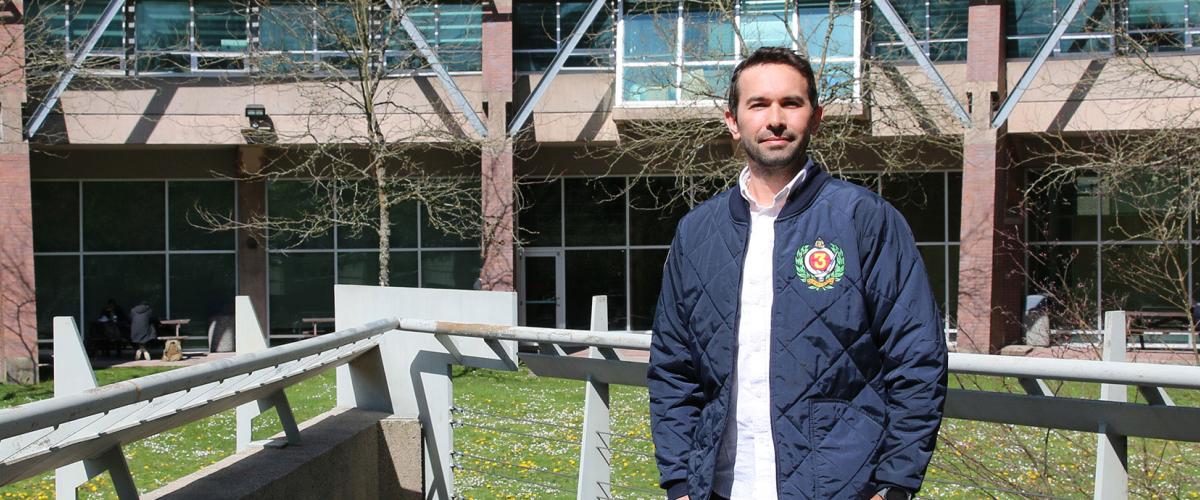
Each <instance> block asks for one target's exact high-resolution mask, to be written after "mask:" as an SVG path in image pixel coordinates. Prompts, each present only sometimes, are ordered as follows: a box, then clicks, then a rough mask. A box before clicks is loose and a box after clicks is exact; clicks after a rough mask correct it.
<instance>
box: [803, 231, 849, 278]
mask: <svg viewBox="0 0 1200 500" xmlns="http://www.w3.org/2000/svg"><path fill="white" fill-rule="evenodd" d="M845 274H846V259H845V258H844V257H843V256H842V249H841V248H838V246H837V245H834V244H830V245H829V246H825V242H824V241H822V240H821V239H820V238H817V241H816V242H815V243H813V244H812V245H804V246H802V247H800V249H799V250H796V276H799V277H800V279H801V280H804V283H805V284H806V285H808V288H809V289H810V290H830V289H832V288H833V285H834V284H835V283H837V282H838V281H841V279H842V276H843V275H845Z"/></svg>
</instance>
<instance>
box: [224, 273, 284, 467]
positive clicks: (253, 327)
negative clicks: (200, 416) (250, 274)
mask: <svg viewBox="0 0 1200 500" xmlns="http://www.w3.org/2000/svg"><path fill="white" fill-rule="evenodd" d="M234 305H235V308H234V315H235V316H234V328H235V330H234V345H235V346H236V347H235V350H236V351H237V353H238V354H248V353H252V352H258V351H262V350H265V349H267V337H266V335H264V334H263V331H262V326H261V325H259V324H258V316H257V315H255V313H254V304H253V303H252V302H250V297H248V296H245V295H239V296H237V298H236V299H235V300H234ZM271 408H275V413H277V414H278V415H279V424H280V426H281V427H283V432H284V434H286V435H287V444H300V427H299V426H297V425H296V419H295V417H293V416H292V406H291V405H290V404H288V399H287V394H284V392H283V389H280V390H278V391H275V392H273V393H271V395H270V396H267V397H265V398H262V399H260V400H258V401H254V402H251V403H246V404H242V405H238V407H237V412H236V421H237V423H236V429H237V431H236V432H237V451H239V452H240V451H243V450H245V449H246V448H249V447H250V445H251V444H252V441H253V439H254V437H253V430H254V425H253V424H254V417H257V416H259V415H261V414H262V413H263V412H264V411H267V410H269V409H271Z"/></svg>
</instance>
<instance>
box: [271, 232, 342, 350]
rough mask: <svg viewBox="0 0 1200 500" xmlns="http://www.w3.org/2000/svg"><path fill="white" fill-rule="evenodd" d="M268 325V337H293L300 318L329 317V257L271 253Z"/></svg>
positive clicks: (298, 329) (298, 330)
mask: <svg viewBox="0 0 1200 500" xmlns="http://www.w3.org/2000/svg"><path fill="white" fill-rule="evenodd" d="M267 260H268V262H269V267H268V272H269V273H270V285H269V294H270V298H269V300H270V310H271V314H270V323H271V334H272V335H297V334H300V333H302V330H305V329H307V328H308V325H306V324H305V323H304V322H303V321H302V320H303V319H304V318H328V317H332V316H333V253H332V252H314V253H299V252H297V253H290V254H283V253H271V254H270V255H269V256H268V258H267Z"/></svg>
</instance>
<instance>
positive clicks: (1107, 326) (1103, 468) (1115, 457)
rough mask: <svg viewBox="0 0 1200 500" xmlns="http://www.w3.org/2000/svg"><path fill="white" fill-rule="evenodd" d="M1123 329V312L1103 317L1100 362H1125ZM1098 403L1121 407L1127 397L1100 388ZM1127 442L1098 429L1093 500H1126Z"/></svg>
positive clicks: (1114, 387) (1117, 389) (1119, 390)
mask: <svg viewBox="0 0 1200 500" xmlns="http://www.w3.org/2000/svg"><path fill="white" fill-rule="evenodd" d="M1125 328H1126V323H1125V311H1107V312H1105V313H1104V338H1103V342H1104V344H1103V345H1102V346H1101V347H1102V348H1103V349H1102V351H1101V359H1102V360H1104V361H1107V362H1117V363H1119V362H1124V361H1125V341H1126V340H1125V334H1126V330H1125ZM1100 399H1102V400H1105V401H1117V402H1122V403H1124V402H1127V401H1128V400H1129V396H1128V394H1127V393H1126V388H1125V386H1124V385H1119V384H1100ZM1128 441H1129V438H1127V437H1125V436H1122V435H1120V434H1116V433H1113V432H1108V431H1107V430H1106V429H1104V428H1103V424H1102V425H1101V429H1100V433H1099V434H1098V435H1097V436H1096V489H1095V495H1094V498H1095V500H1120V499H1126V498H1129V470H1128V468H1127V467H1128V462H1127V459H1128V457H1127V446H1128Z"/></svg>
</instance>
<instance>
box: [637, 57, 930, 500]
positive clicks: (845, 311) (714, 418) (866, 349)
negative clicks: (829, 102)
mask: <svg viewBox="0 0 1200 500" xmlns="http://www.w3.org/2000/svg"><path fill="white" fill-rule="evenodd" d="M821 116H822V109H821V107H820V106H819V105H818V104H817V89H816V81H815V79H814V77H813V72H812V68H811V67H810V66H809V63H808V62H807V61H805V60H804V59H803V58H801V57H799V56H797V55H796V54H794V53H793V52H792V51H790V50H787V49H782V48H762V49H759V50H757V51H756V52H754V53H753V54H752V55H751V56H750V57H748V58H747V59H746V60H744V61H742V62H741V64H739V65H738V66H737V68H736V69H735V70H734V73H733V78H732V81H731V82H730V85H729V110H728V111H726V112H725V124H726V125H727V126H728V128H729V132H730V134H731V135H732V136H733V139H734V140H735V141H737V142H739V143H740V145H741V147H742V149H743V150H744V151H745V153H746V163H747V166H746V168H745V169H744V170H742V173H741V176H740V177H739V182H738V188H736V189H732V190H730V191H727V192H725V193H722V194H721V195H718V196H717V197H716V198H714V199H712V200H709V201H708V202H706V203H704V204H702V205H700V206H699V207H697V208H696V209H694V210H692V211H691V212H690V213H688V215H687V216H685V217H684V218H683V220H682V221H680V223H679V227H678V229H677V231H676V234H675V239H674V241H673V242H672V244H671V251H670V253H669V255H668V257H667V263H666V267H665V269H664V272H663V285H662V293H661V295H660V297H659V302H658V309H657V313H656V318H655V322H654V338H653V342H652V346H651V351H650V368H649V372H648V378H649V386H650V410H651V412H650V418H651V428H652V432H653V436H654V444H655V448H656V451H655V457H656V459H657V460H658V467H659V472H660V484H661V486H662V487H663V488H664V489H666V490H667V494H668V498H669V499H677V498H688V497H689V496H690V498H691V499H695V500H705V499H707V498H717V499H721V498H732V499H735V500H737V499H771V498H787V499H793V498H795V499H817V498H819V499H826V498H847V499H862V500H865V499H867V498H874V499H885V500H893V499H906V498H909V497H910V496H911V495H912V494H913V493H915V492H916V491H917V490H918V489H919V488H920V486H921V481H922V479H923V477H924V474H925V468H926V466H927V465H928V464H929V459H930V456H931V455H932V453H933V448H934V444H935V442H936V439H937V431H938V427H939V426H940V424H941V416H942V403H943V401H944V399H945V394H946V346H945V342H944V341H943V339H942V328H941V316H940V314H939V313H938V310H937V306H936V304H935V303H934V299H933V293H932V292H931V290H930V288H929V280H928V277H927V276H926V274H925V268H924V266H923V265H922V263H921V257H920V254H919V253H918V252H917V249H916V246H915V244H914V243H913V238H912V233H911V231H910V230H909V228H908V226H907V225H906V224H905V222H904V219H903V218H902V217H901V216H900V214H899V213H898V212H897V211H896V210H895V209H894V208H892V207H891V206H890V205H888V204H887V203H886V202H884V201H883V200H881V199H880V198H879V197H878V196H876V195H875V194H874V193H872V192H870V191H868V190H866V189H863V188H861V187H858V186H855V185H853V184H850V183H847V182H843V181H839V180H834V179H831V178H830V177H829V175H828V174H826V173H825V172H823V171H822V169H821V167H820V166H819V165H817V164H815V163H813V162H812V161H811V159H809V158H808V154H807V151H808V144H809V140H810V139H811V137H812V136H813V134H814V133H815V132H816V131H817V128H818V126H819V125H820V124H821Z"/></svg>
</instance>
